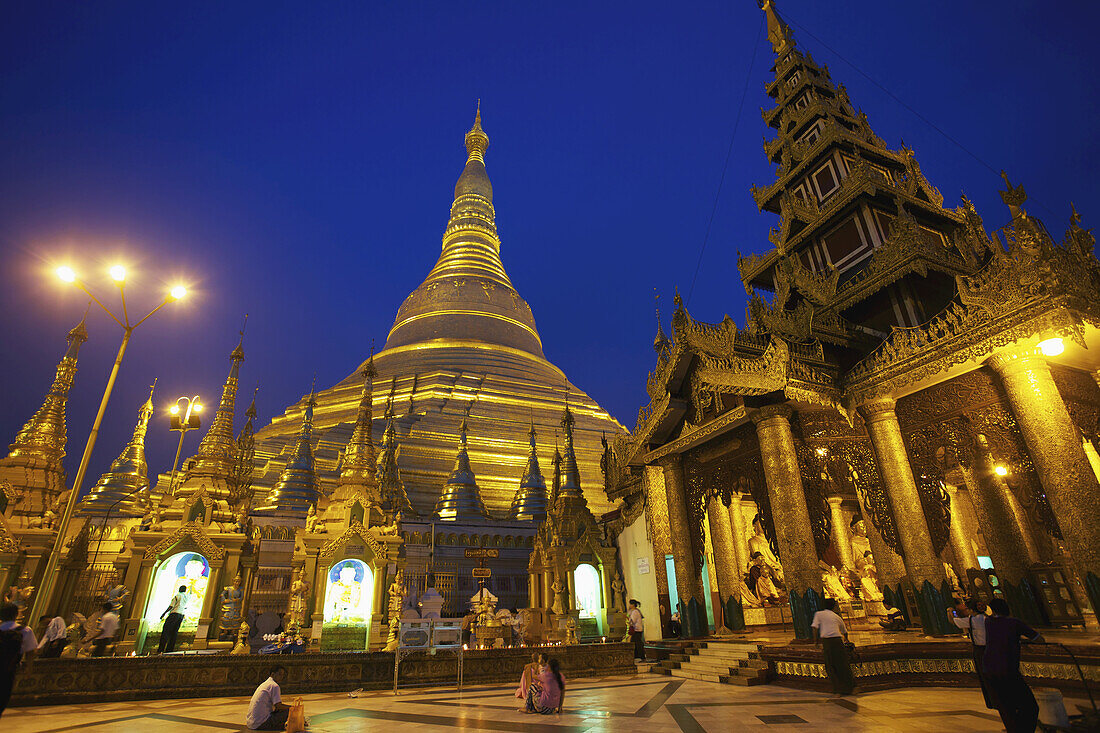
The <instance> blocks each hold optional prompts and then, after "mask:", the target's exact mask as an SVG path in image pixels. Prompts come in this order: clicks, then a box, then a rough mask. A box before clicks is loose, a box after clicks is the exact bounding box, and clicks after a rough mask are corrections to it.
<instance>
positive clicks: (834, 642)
mask: <svg viewBox="0 0 1100 733" xmlns="http://www.w3.org/2000/svg"><path fill="white" fill-rule="evenodd" d="M823 605H824V606H825V608H823V609H822V610H820V611H818V612H817V613H815V614H814V620H813V622H812V623H811V624H810V626H811V628H813V630H814V641H819V642H821V655H822V656H823V657H824V658H825V673H826V674H827V675H829V681H830V682H832V683H833V692H835V693H836V694H838V695H851V694H852V690H853V689H854V688H855V684H856V683H855V679H854V678H853V677H852V667H851V664H849V662H848V650H847V649H846V648H845V645H847V643H848V629H847V628H845V626H844V619H842V618H841V617H840V616H839V615H837V612H836V601H834V600H833V599H832V598H826V599H825V602H824V604H823Z"/></svg>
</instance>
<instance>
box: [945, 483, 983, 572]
mask: <svg viewBox="0 0 1100 733" xmlns="http://www.w3.org/2000/svg"><path fill="white" fill-rule="evenodd" d="M944 488H946V489H947V495H948V496H949V497H950V498H951V527H950V530H951V549H952V550H953V551H954V553H955V561H956V562H958V563H959V564H960V565H962V566H963V567H962V568H961V570H962V573H961V575H960V577H959V580H960V581H965V578H966V571H967V570H970V569H972V568H973V569H974V570H978V569H980V566H979V565H978V555H977V553H975V552H974V545H973V543H972V542H971V538H972V537H975V536H977V533H978V529H977V527H976V526H974V524H972V523H971V522H970V512H969V511H968V508H967V507H964V506H963V501H962V497H961V496H960V495H959V489H958V487H957V486H951V485H950V484H946V485H945V487H944ZM964 585H965V582H964Z"/></svg>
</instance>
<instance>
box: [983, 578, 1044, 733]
mask: <svg viewBox="0 0 1100 733" xmlns="http://www.w3.org/2000/svg"><path fill="white" fill-rule="evenodd" d="M989 610H991V611H992V612H993V615H992V616H990V617H989V618H987V619H986V620H985V654H984V655H983V656H982V671H983V672H984V674H985V681H986V683H987V684H988V685H989V691H990V693H991V694H992V697H993V702H994V704H995V705H996V706H997V712H998V713H1000V714H1001V722H1002V723H1004V726H1005V730H1006V731H1008V733H1025V732H1026V733H1034V732H1035V725H1036V724H1037V723H1038V721H1039V706H1038V704H1036V702H1035V696H1034V695H1032V694H1031V688H1029V687H1028V686H1027V682H1025V681H1024V676H1023V675H1022V674H1020V637H1024V638H1026V639H1027V640H1028V641H1035V642H1042V641H1043V637H1042V635H1041V634H1040V633H1039V632H1038V631H1036V630H1035V629H1033V628H1031V627H1030V626H1028V625H1027V624H1025V623H1024V622H1023V621H1021V620H1020V619H1018V618H1016V617H1014V616H1011V615H1009V609H1008V603H1006V602H1005V600H1004V599H1003V598H994V599H993V600H992V601H990V602H989Z"/></svg>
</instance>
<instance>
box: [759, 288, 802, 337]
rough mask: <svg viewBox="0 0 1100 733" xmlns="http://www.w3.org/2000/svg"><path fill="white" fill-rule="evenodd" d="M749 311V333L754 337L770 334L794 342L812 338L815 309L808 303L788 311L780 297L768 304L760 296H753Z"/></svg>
mask: <svg viewBox="0 0 1100 733" xmlns="http://www.w3.org/2000/svg"><path fill="white" fill-rule="evenodd" d="M748 310H749V313H748V321H749V331H750V332H751V333H752V334H754V335H756V334H761V333H770V334H775V335H776V336H782V337H783V338H788V339H791V340H792V341H807V340H809V338H810V326H811V324H812V322H813V316H814V308H813V306H812V305H810V303H809V302H808V301H805V300H801V301H799V303H798V305H796V306H795V307H794V308H792V309H789V310H788V309H787V308H784V307H783V306H782V304H781V303H780V302H779V297H778V296H776V299H775V301H773V302H772V303H771V304H768V303H766V302H765V301H764V299H763V298H761V297H760V295H758V294H753V296H752V298H750V299H749V308H748Z"/></svg>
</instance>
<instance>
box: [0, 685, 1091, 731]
mask: <svg viewBox="0 0 1100 733" xmlns="http://www.w3.org/2000/svg"><path fill="white" fill-rule="evenodd" d="M567 687H568V689H567V697H566V712H565V713H564V714H563V715H553V716H541V715H539V716H536V715H524V714H522V713H520V712H518V707H519V701H518V700H516V699H515V698H513V697H512V696H511V693H512V690H514V689H515V687H514V685H513V686H510V687H505V686H500V687H486V686H478V687H473V688H470V689H467V690H466V691H464V692H463V693H462V694H461V695H459V694H458V693H457V692H456V691H455V690H454V689H446V688H433V689H429V690H416V691H411V690H410V691H402V693H401V694H400V695H399V696H397V697H394V696H393V694H392V693H389V692H369V693H362V694H360V696H359V697H357V698H350V697H348V696H347V695H346V694H344V695H340V694H335V693H327V694H317V695H303V696H302V697H303V699H304V700H305V704H306V715H307V717H309V719H310V721H311V727H310V730H313V731H317V732H318V733H351V732H353V731H367V730H383V729H384V730H386V731H389V732H393V733H396V732H397V731H414V730H415V731H419V732H420V733H427V732H428V731H453V730H456V729H458V730H494V731H545V732H546V733H551V732H557V731H575V732H576V733H581V732H582V731H591V732H592V733H596V732H597V731H632V732H633V733H639V732H640V731H647V733H648V732H649V731H669V732H679V731H683V732H685V733H701V732H702V731H708V732H711V733H715V732H717V731H730V730H735V729H740V728H742V727H749V728H753V729H758V730H761V731H783V730H802V731H806V730H843V731H876V732H888V731H943V730H958V731H999V730H1002V728H1001V725H1000V720H999V719H998V718H997V715H996V714H995V713H994V712H993V711H990V710H986V709H985V707H984V706H983V705H982V700H981V694H980V693H979V692H978V691H977V690H972V689H962V688H914V689H908V690H891V691H885V692H871V693H866V694H858V693H857V694H855V695H852V696H850V697H847V698H838V697H833V696H831V695H827V694H822V693H815V692H806V691H801V690H792V689H787V688H783V687H776V686H773V685H764V686H758V687H735V686H731V685H718V684H711V683H706V682H696V681H693V680H679V679H670V678H668V677H659V676H656V675H654V676H649V675H645V676H638V677H608V678H604V679H579V680H568V681H567ZM292 697H293V694H288V695H287V701H288V702H289V701H290V698H292ZM1066 702H1067V704H1066V707H1067V708H1068V709H1069V711H1070V712H1071V713H1075V712H1077V707H1076V704H1075V703H1076V702H1077V701H1070V700H1067V701H1066ZM246 707H247V699H245V698H204V699H197V700H156V701H145V702H120V703H101V704H94V703H92V704H87V705H71V706H56V707H38V708H13V709H10V710H8V711H7V712H6V713H5V714H4V717H3V724H4V733H51V732H56V733H60V732H61V731H82V732H83V731H86V732H87V733H97V732H98V731H112V733H129V732H131V731H133V732H135V733H137V732H140V733H157V732H159V731H165V732H167V731H172V733H204V732H205V733H208V732H209V731H218V730H231V731H241V730H243V729H244V726H243V724H242V721H243V717H244V712H245V708H246Z"/></svg>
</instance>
